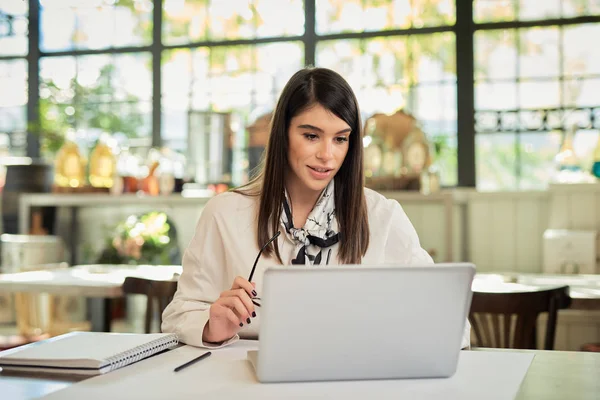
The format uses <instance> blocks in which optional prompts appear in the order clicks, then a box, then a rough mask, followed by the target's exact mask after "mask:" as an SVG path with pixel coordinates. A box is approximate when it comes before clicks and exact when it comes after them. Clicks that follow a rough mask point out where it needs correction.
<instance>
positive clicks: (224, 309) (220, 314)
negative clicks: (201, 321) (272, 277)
mask: <svg viewBox="0 0 600 400" xmlns="http://www.w3.org/2000/svg"><path fill="white" fill-rule="evenodd" d="M256 296H257V293H256V290H254V284H253V283H250V282H248V281H247V280H246V279H244V278H242V277H241V276H238V277H236V278H235V279H234V280H233V284H232V285H231V289H230V290H226V291H224V292H222V293H221V295H220V296H219V298H218V299H217V301H215V302H214V303H213V304H212V305H211V306H210V309H209V319H208V323H207V324H206V325H205V326H204V332H203V334H202V340H203V341H204V342H209V343H220V342H223V341H225V340H228V339H230V338H231V337H233V336H234V335H236V334H237V333H238V332H239V330H240V329H241V328H242V327H243V326H244V324H249V323H251V318H254V317H256V312H255V310H254V304H252V298H254V297H256Z"/></svg>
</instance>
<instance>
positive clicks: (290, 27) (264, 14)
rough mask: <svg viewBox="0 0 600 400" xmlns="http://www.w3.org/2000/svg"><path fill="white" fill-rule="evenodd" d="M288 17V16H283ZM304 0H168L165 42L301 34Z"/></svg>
mask: <svg viewBox="0 0 600 400" xmlns="http://www.w3.org/2000/svg"><path fill="white" fill-rule="evenodd" d="M282 16H284V17H282ZM303 33H304V7H303V1H298V0H250V1H249V0H228V1H221V0H185V1H184V0H164V2H163V43H164V44H165V45H180V44H188V43H193V42H202V41H220V40H232V39H253V38H266V37H289V36H300V35H302V34H303Z"/></svg>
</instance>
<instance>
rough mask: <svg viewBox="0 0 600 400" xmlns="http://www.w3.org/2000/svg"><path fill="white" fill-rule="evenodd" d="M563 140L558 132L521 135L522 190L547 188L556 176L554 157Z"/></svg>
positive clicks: (520, 185) (520, 179)
mask: <svg viewBox="0 0 600 400" xmlns="http://www.w3.org/2000/svg"><path fill="white" fill-rule="evenodd" d="M561 138H562V136H561V134H560V132H557V131H554V132H540V133H521V134H520V143H521V145H520V146H519V150H520V154H519V158H520V161H521V174H520V176H519V189H520V190H536V189H544V188H546V186H547V185H548V182H550V180H551V179H552V177H553V176H554V156H556V153H558V149H559V148H560V142H561Z"/></svg>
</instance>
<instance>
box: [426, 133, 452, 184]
mask: <svg viewBox="0 0 600 400" xmlns="http://www.w3.org/2000/svg"><path fill="white" fill-rule="evenodd" d="M454 129H456V128H454ZM429 140H431V142H432V143H433V145H434V148H439V152H438V153H437V157H436V158H435V159H434V162H435V164H436V166H437V167H438V168H439V171H440V180H441V181H442V184H443V185H444V186H456V185H457V183H458V160H457V149H458V145H457V141H456V134H452V135H448V136H446V135H431V136H429Z"/></svg>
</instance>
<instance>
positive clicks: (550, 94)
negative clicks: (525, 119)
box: [518, 80, 561, 108]
mask: <svg viewBox="0 0 600 400" xmlns="http://www.w3.org/2000/svg"><path fill="white" fill-rule="evenodd" d="M518 99H519V105H520V106H521V107H522V108H552V107H559V106H560V105H561V101H560V83H559V81H558V80H551V81H542V82H521V83H520V84H519V97H518Z"/></svg>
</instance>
